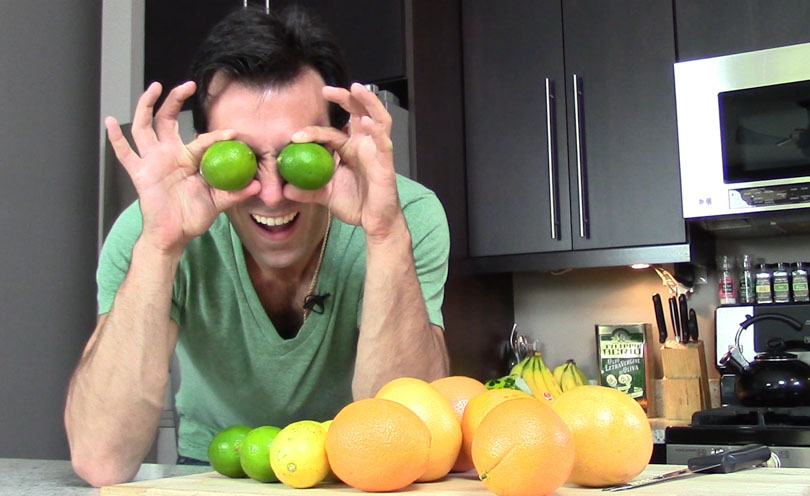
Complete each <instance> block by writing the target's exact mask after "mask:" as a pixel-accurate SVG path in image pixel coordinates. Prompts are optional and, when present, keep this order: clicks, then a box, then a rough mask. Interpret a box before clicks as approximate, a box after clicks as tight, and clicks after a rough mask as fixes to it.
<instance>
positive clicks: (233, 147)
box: [200, 140, 258, 191]
mask: <svg viewBox="0 0 810 496" xmlns="http://www.w3.org/2000/svg"><path fill="white" fill-rule="evenodd" d="M257 168H258V166H257V164H256V154H255V153H253V150H251V149H250V147H249V146H247V145H246V144H245V143H244V142H242V141H239V140H227V141H217V142H216V143H214V144H213V145H211V146H209V147H208V149H207V150H206V151H205V154H204V155H203V158H202V162H201V163H200V172H202V175H203V177H204V178H205V180H206V181H207V182H208V184H210V185H211V186H213V187H214V188H217V189H224V190H227V191H234V190H238V189H242V188H244V187H245V186H247V185H248V184H250V181H251V180H252V179H253V176H255V175H256V169H257Z"/></svg>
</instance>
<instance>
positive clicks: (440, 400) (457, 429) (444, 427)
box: [375, 377, 461, 482]
mask: <svg viewBox="0 0 810 496" xmlns="http://www.w3.org/2000/svg"><path fill="white" fill-rule="evenodd" d="M375 397H377V398H383V399H386V400H392V401H396V402H397V403H402V404H403V405H405V406H406V407H408V408H410V409H411V410H412V411H413V413H415V414H416V415H418V416H419V418H420V419H422V422H424V423H425V425H427V428H428V430H429V431H430V458H429V461H428V466H427V468H426V469H425V473H423V474H422V475H420V476H419V478H417V480H418V481H420V482H430V481H435V480H437V479H441V478H442V477H444V476H445V475H447V474H448V473H449V472H450V469H451V468H453V465H454V464H455V463H456V459H457V458H458V453H459V450H460V449H461V424H460V423H459V421H458V417H456V412H455V411H454V410H453V406H452V405H451V404H450V402H449V401H448V400H447V399H446V398H445V397H444V396H442V394H441V393H440V392H439V391H437V390H436V388H434V387H433V386H431V385H430V384H429V383H427V382H425V381H423V380H421V379H416V378H414V377H400V378H398V379H394V380H392V381H389V382H388V383H387V384H385V385H384V386H383V387H382V388H380V390H379V391H378V392H377V394H376V395H375Z"/></svg>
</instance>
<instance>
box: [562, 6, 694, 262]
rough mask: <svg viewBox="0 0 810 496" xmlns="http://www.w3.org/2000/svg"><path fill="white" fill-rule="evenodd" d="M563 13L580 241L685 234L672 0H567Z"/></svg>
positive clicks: (602, 244) (659, 240) (634, 241)
mask: <svg viewBox="0 0 810 496" xmlns="http://www.w3.org/2000/svg"><path fill="white" fill-rule="evenodd" d="M563 21H564V32H565V67H566V83H567V86H568V94H567V98H568V110H569V112H568V128H569V136H568V142H569V144H568V152H569V164H570V165H569V170H570V183H571V210H572V214H571V215H572V218H573V223H574V229H573V231H574V232H573V234H572V236H573V247H574V249H576V250H579V249H590V248H616V247H626V246H644V245H660V244H669V243H680V242H683V241H684V240H685V237H686V227H685V223H684V221H683V217H682V215H681V193H680V172H679V165H678V149H677V138H676V136H677V135H676V127H675V126H676V124H675V87H674V81H673V69H672V65H673V63H674V61H675V38H674V33H673V30H674V27H673V17H672V3H671V2H670V1H669V0H611V1H610V2H605V1H602V0H566V1H565V2H563ZM575 77H576V79H577V86H578V89H579V91H580V97H579V98H578V102H575V99H576V98H575V95H574V87H573V86H574V84H573V82H574V78H575ZM575 103H576V104H577V105H576V107H577V108H576V109H575V108H574V107H575ZM575 110H576V111H577V112H575ZM577 114H578V116H577ZM577 128H579V131H580V132H579V133H577V132H576V131H577ZM578 150H579V153H578Z"/></svg>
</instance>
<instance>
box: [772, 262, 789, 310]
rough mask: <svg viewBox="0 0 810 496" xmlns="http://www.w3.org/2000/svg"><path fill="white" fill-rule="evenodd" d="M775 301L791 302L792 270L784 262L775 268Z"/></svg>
mask: <svg viewBox="0 0 810 496" xmlns="http://www.w3.org/2000/svg"><path fill="white" fill-rule="evenodd" d="M773 302H774V303H790V270H789V269H788V264H786V263H784V262H779V263H777V264H776V268H775V269H774V270H773Z"/></svg>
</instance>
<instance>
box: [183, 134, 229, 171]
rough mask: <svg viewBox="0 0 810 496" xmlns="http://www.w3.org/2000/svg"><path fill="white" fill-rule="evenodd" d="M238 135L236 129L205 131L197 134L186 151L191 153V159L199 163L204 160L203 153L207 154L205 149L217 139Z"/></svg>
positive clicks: (226, 138)
mask: <svg viewBox="0 0 810 496" xmlns="http://www.w3.org/2000/svg"><path fill="white" fill-rule="evenodd" d="M235 137H236V131H235V130H233V129H218V130H216V131H211V132H210V133H205V134H201V135H199V136H197V138H196V139H195V140H194V141H192V142H191V143H189V144H188V145H186V151H188V153H189V155H190V157H189V158H190V159H191V160H192V162H193V163H194V164H195V165H199V163H200V160H202V156H203V154H205V150H207V149H208V147H209V146H211V145H213V144H214V143H216V142H217V141H224V140H230V139H234V138H235Z"/></svg>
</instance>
